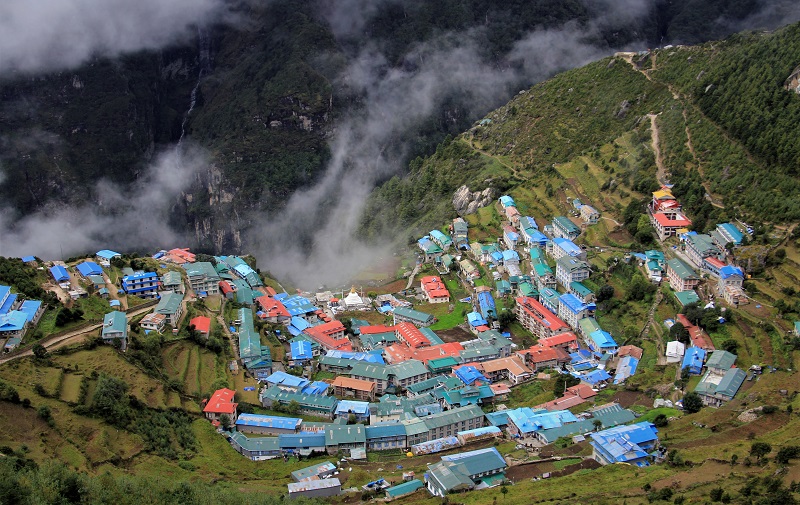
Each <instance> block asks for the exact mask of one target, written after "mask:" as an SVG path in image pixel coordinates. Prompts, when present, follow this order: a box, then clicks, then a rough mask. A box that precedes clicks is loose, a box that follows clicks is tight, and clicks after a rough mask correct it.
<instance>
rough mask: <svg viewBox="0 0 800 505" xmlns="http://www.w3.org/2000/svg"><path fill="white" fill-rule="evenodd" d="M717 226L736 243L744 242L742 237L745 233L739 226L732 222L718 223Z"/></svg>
mask: <svg viewBox="0 0 800 505" xmlns="http://www.w3.org/2000/svg"><path fill="white" fill-rule="evenodd" d="M717 228H721V231H722V232H723V233H724V234H725V235H727V236H728V238H730V239H731V240H733V242H734V243H736V244H741V243H742V239H743V238H744V235H743V234H742V232H740V231H739V228H737V227H736V226H734V225H733V224H731V223H722V224H718V225H717Z"/></svg>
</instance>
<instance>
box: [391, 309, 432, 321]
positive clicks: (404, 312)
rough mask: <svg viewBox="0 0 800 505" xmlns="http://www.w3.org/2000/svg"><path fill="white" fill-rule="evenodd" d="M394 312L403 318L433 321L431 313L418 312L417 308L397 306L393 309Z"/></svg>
mask: <svg viewBox="0 0 800 505" xmlns="http://www.w3.org/2000/svg"><path fill="white" fill-rule="evenodd" d="M394 314H395V315H396V316H400V317H402V318H405V319H411V320H414V321H419V322H420V323H429V322H431V321H433V316H432V315H431V314H426V313H425V312H420V311H418V310H414V309H409V308H407V307H397V308H395V309H394Z"/></svg>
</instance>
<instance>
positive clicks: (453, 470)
mask: <svg viewBox="0 0 800 505" xmlns="http://www.w3.org/2000/svg"><path fill="white" fill-rule="evenodd" d="M507 467H508V464H507V463H506V461H505V459H504V458H503V456H501V455H500V453H499V452H498V451H497V449H496V448H494V447H490V448H487V449H478V450H475V451H469V452H463V453H458V454H451V455H448V456H442V460H441V461H440V462H439V463H433V464H429V465H428V472H427V473H426V474H425V482H426V484H427V486H426V487H427V489H428V492H430V493H431V494H432V495H434V496H440V497H444V496H446V495H448V494H449V493H452V492H456V491H468V490H471V489H484V488H487V487H494V486H498V485H500V484H501V483H502V481H503V480H504V479H505V474H504V472H505V470H506V468H507Z"/></svg>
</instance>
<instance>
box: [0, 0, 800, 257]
mask: <svg viewBox="0 0 800 505" xmlns="http://www.w3.org/2000/svg"><path fill="white" fill-rule="evenodd" d="M779 4H781V5H783V2H779ZM229 6H230V10H231V12H232V14H233V16H231V17H232V19H235V20H236V21H234V22H224V23H220V24H219V25H217V26H209V27H201V29H200V30H198V36H197V38H196V40H190V41H186V42H185V43H183V44H182V45H177V46H173V47H167V48H164V49H162V50H161V51H142V52H139V53H135V54H130V55H126V56H122V57H119V58H117V59H114V60H108V59H96V60H94V61H92V62H91V63H89V64H86V65H84V66H82V67H80V68H76V69H72V70H64V71H60V72H54V73H50V74H46V75H39V76H28V75H4V76H0V162H2V170H3V173H2V177H1V178H0V196H1V197H2V199H3V202H4V203H5V204H6V207H7V212H8V213H9V216H11V219H10V221H13V220H14V219H16V218H19V217H22V216H25V215H30V214H31V213H34V212H37V211H42V210H43V209H50V210H52V208H53V205H55V204H63V203H67V204H73V205H76V206H80V205H84V204H86V203H94V204H98V205H99V206H100V207H101V208H102V213H103V214H109V213H113V211H114V209H113V205H111V204H109V202H107V201H104V199H103V195H102V191H99V190H98V189H97V187H98V186H97V184H98V182H99V181H100V180H107V181H111V182H113V183H117V184H119V185H121V188H122V190H121V191H124V190H125V189H126V188H129V187H131V184H133V183H135V182H137V181H138V182H140V181H142V180H146V177H147V167H148V165H149V164H150V163H152V162H153V160H154V155H155V154H157V153H158V152H159V151H161V150H164V149H165V148H166V147H167V146H170V145H174V144H175V143H176V142H178V141H179V140H180V139H181V138H184V140H187V142H194V143H196V144H199V145H200V146H202V147H203V148H205V149H206V150H207V151H208V152H209V155H210V160H209V161H210V169H208V170H204V171H199V173H198V174H197V175H196V181H195V182H194V185H193V186H192V188H191V189H190V190H188V191H186V193H188V194H189V196H188V197H185V198H184V196H183V195H178V198H176V200H177V201H176V202H174V204H172V205H171V206H170V207H169V211H170V213H171V214H172V215H171V217H170V223H171V224H172V225H173V226H174V227H175V228H176V229H180V230H188V231H189V232H190V233H191V234H193V235H194V236H195V239H196V242H197V243H196V244H195V245H196V246H199V247H201V248H203V249H207V250H212V249H219V248H221V247H224V248H230V247H234V248H236V247H239V246H241V243H242V237H241V234H240V232H241V231H242V230H243V229H246V228H247V227H248V226H250V225H251V224H252V222H253V217H252V216H253V215H254V213H255V212H257V211H259V212H260V211H264V210H266V211H270V212H272V211H276V210H278V209H281V208H283V207H284V205H285V203H286V200H287V198H288V197H289V196H290V195H291V194H293V193H294V192H295V191H296V190H297V189H298V188H301V187H307V186H309V185H311V184H313V183H314V182H315V181H316V180H318V178H319V175H320V174H321V173H322V171H323V170H324V168H325V167H326V164H327V163H328V161H329V159H330V157H331V155H330V153H329V142H330V141H331V139H332V137H333V136H334V135H335V132H336V129H337V127H338V126H340V121H341V118H342V117H343V116H346V115H350V114H352V113H353V112H354V111H358V110H359V109H360V108H362V107H364V93H365V91H364V89H363V88H362V86H363V83H360V82H358V81H357V80H355V79H354V78H353V75H355V74H354V73H353V72H350V74H348V75H343V73H342V72H343V69H345V68H347V67H348V66H355V68H356V69H358V68H359V65H361V64H362V63H364V62H363V61H362V60H363V59H364V58H365V57H368V58H371V59H373V60H375V61H374V63H375V68H374V69H373V71H374V72H375V75H374V76H371V77H370V79H383V78H384V77H386V76H387V75H389V72H390V71H391V70H401V71H403V72H406V73H410V74H413V73H414V72H415V71H416V70H417V69H419V68H420V67H421V64H422V63H423V58H424V54H425V48H426V47H427V48H430V47H438V46H439V45H441V44H442V42H443V38H442V37H444V36H445V35H446V34H451V35H454V36H455V38H457V39H458V40H459V41H461V42H463V41H470V43H471V47H474V48H477V54H475V55H474V56H472V57H474V58H477V59H479V60H480V61H479V62H470V63H478V64H480V65H485V67H486V68H489V69H492V71H495V72H497V75H501V76H504V77H502V80H503V83H504V85H503V86H496V87H495V88H494V90H493V93H494V96H493V97H492V100H486V103H485V104H484V103H482V102H481V103H479V104H476V103H474V100H473V99H472V95H471V94H470V90H461V91H460V92H454V93H451V94H450V95H448V96H445V97H442V99H441V100H440V101H439V102H437V105H436V107H435V110H434V112H433V113H432V114H431V115H426V116H425V117H424V118H423V119H421V120H418V121H417V122H416V123H415V124H413V125H409V126H407V127H404V128H403V129H402V130H400V131H398V133H396V134H395V137H392V138H391V139H389V141H383V140H382V142H384V145H382V146H381V149H383V150H384V151H385V153H386V154H387V155H388V156H391V157H392V158H393V160H394V164H395V165H398V166H402V165H403V164H404V163H406V162H407V160H410V159H413V158H415V157H417V156H426V155H429V154H431V153H432V152H433V151H434V149H435V147H436V145H437V144H439V143H440V142H441V141H442V140H443V139H444V138H445V137H446V135H448V134H450V135H455V134H457V133H458V132H460V131H463V130H464V129H466V128H467V127H468V126H469V124H470V123H471V122H472V121H473V120H474V119H475V117H476V116H477V115H480V114H483V113H484V112H485V111H486V110H487V109H488V108H489V107H492V106H496V105H497V104H499V103H502V102H503V101H505V100H507V99H508V98H509V96H508V93H509V91H510V90H513V89H519V88H520V87H522V86H526V85H528V84H529V83H530V80H528V81H525V80H524V79H530V73H529V72H527V71H526V72H519V74H518V79H517V78H511V79H509V78H508V77H507V76H509V75H516V74H514V72H516V71H518V70H519V68H520V66H521V65H524V63H522V62H521V59H523V57H524V56H525V54H526V51H538V49H535V48H534V49H531V47H534V46H529V45H526V44H527V43H528V42H526V41H527V40H528V38H529V37H531V36H533V37H539V38H538V39H536V40H537V41H538V43H546V45H547V47H558V46H571V45H572V44H574V43H580V44H584V45H586V46H587V47H593V48H595V49H596V50H597V51H600V52H603V51H606V52H607V51H609V50H610V48H614V47H624V46H626V45H630V44H635V45H637V46H639V47H643V46H645V45H649V46H655V45H657V44H659V43H663V42H664V41H668V40H676V41H683V42H687V41H688V42H695V41H701V40H706V39H707V38H709V37H715V36H719V35H722V34H723V33H728V32H729V31H730V30H731V29H732V28H733V27H735V26H736V23H747V22H748V19H749V16H750V15H751V14H753V13H754V12H760V11H761V10H763V7H764V6H763V5H762V3H761V2H757V1H751V2H742V1H738V0H715V1H711V2H698V1H695V0H681V1H673V2H669V3H668V4H667V3H656V4H654V5H651V4H649V3H641V4H640V3H637V2H632V3H631V5H629V6H622V7H621V6H620V5H617V4H615V3H614V2H610V3H608V4H604V3H603V2H600V3H596V2H595V3H593V2H584V1H579V0H570V1H554V0H537V1H534V2H496V1H491V0H470V1H467V2H462V1H455V0H452V1H451V0H447V1H443V2H422V1H414V2H380V3H378V4H377V5H374V6H369V7H368V8H367V7H365V8H363V9H362V8H351V7H352V6H351V4H349V3H348V4H341V3H337V2H326V1H323V0H304V1H300V2H297V1H295V2H288V1H283V0H281V1H277V2H268V3H266V4H261V3H253V2H242V3H233V2H231V3H229ZM698 12H701V13H702V15H697V13H698ZM759 22H764V23H767V24H769V23H774V22H775V20H774V19H772V20H768V21H763V20H762V21H759ZM575 34H581V35H582V37H583V39H584V40H580V41H576V40H575ZM451 38H452V37H451ZM535 47H539V46H535ZM559 50H564V51H567V52H569V50H570V49H569V48H559ZM545 56H546V55H545ZM371 64H372V63H371ZM786 64H788V62H787V63H786ZM351 70H352V68H351ZM537 78H541V77H537ZM192 98H194V99H195V100H194V102H192ZM192 103H194V108H193V109H192V112H191V114H190V115H187V112H188V111H189V109H190V107H191V104H192ZM481 107H483V108H481ZM356 116H357V114H356ZM401 135H402V138H399V136H401ZM762 141H763V139H762ZM781 159H782V158H781ZM231 216H234V219H231Z"/></svg>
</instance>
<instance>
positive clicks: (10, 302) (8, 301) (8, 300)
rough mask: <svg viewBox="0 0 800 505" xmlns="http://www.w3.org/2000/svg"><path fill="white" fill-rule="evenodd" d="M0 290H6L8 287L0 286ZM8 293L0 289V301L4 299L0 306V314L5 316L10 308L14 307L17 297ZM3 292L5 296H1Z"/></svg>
mask: <svg viewBox="0 0 800 505" xmlns="http://www.w3.org/2000/svg"><path fill="white" fill-rule="evenodd" d="M0 288H8V286H0ZM8 291H9V290H8V289H0V300H2V299H3V298H4V297H5V301H4V302H3V304H2V305H0V314H7V313H8V312H10V311H11V307H12V306H14V304H15V303H16V301H17V297H18V296H19V295H17V294H14V293H9V292H8ZM3 292H5V294H3Z"/></svg>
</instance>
